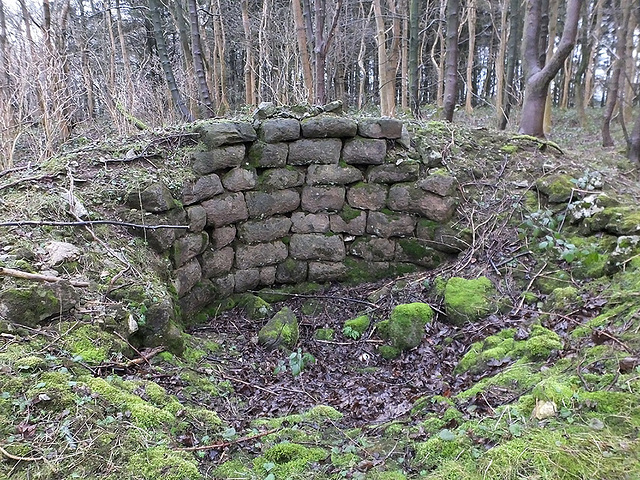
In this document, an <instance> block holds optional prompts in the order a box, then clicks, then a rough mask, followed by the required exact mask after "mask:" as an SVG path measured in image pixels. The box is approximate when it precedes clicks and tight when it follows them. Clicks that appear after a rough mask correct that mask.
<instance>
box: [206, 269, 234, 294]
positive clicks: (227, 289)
mask: <svg viewBox="0 0 640 480" xmlns="http://www.w3.org/2000/svg"><path fill="white" fill-rule="evenodd" d="M211 283H212V284H213V286H214V288H215V289H216V296H217V298H225V297H229V296H231V295H233V292H234V291H235V286H236V276H235V275H234V274H233V273H230V274H228V275H224V276H222V277H218V278H212V279H211Z"/></svg>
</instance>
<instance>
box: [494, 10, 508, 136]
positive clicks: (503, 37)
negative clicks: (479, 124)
mask: <svg viewBox="0 0 640 480" xmlns="http://www.w3.org/2000/svg"><path fill="white" fill-rule="evenodd" d="M507 2H508V0H503V2H502V5H501V7H502V13H501V14H500V45H499V47H498V58H496V114H497V117H498V126H500V125H501V124H502V119H503V118H504V116H505V115H504V96H505V95H504V94H505V90H506V89H505V83H504V81H505V78H504V77H505V58H506V56H507V34H508V31H507V17H508V13H509V9H508V8H507V5H508V3H507ZM505 123H506V122H505Z"/></svg>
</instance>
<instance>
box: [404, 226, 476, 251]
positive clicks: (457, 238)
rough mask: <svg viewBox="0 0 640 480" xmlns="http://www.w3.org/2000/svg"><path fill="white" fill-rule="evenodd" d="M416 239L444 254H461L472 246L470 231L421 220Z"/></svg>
mask: <svg viewBox="0 0 640 480" xmlns="http://www.w3.org/2000/svg"><path fill="white" fill-rule="evenodd" d="M416 237H417V238H419V239H420V240H423V241H424V242H425V244H426V245H427V246H429V247H431V248H434V249H436V250H438V251H440V252H444V253H459V252H462V251H464V250H466V249H467V248H469V246H470V245H471V242H472V238H471V232H470V231H469V230H463V231H459V230H455V229H453V228H451V227H450V226H449V225H440V224H438V223H436V222H433V221H431V220H420V221H419V222H418V226H417V227H416Z"/></svg>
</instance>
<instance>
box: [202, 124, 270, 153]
mask: <svg viewBox="0 0 640 480" xmlns="http://www.w3.org/2000/svg"><path fill="white" fill-rule="evenodd" d="M195 130H196V132H198V133H200V138H201V139H202V141H203V142H204V144H205V145H206V146H207V147H208V148H216V147H221V146H222V145H233V144H236V143H248V142H253V141H254V140H255V139H256V138H258V136H257V135H256V131H255V129H254V128H253V126H252V125H251V124H250V123H247V122H204V123H201V124H200V125H198V126H197V127H196V129H195Z"/></svg>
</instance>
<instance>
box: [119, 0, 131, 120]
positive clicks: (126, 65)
mask: <svg viewBox="0 0 640 480" xmlns="http://www.w3.org/2000/svg"><path fill="white" fill-rule="evenodd" d="M116 27H117V30H118V42H119V43H120V55H122V66H123V72H124V84H125V85H124V90H125V102H124V106H125V108H126V109H127V111H129V110H131V108H132V107H133V99H134V96H135V89H134V86H133V79H132V75H131V65H130V59H129V52H128V51H127V43H126V41H125V39H124V31H123V30H122V13H121V12H120V0H116Z"/></svg>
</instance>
